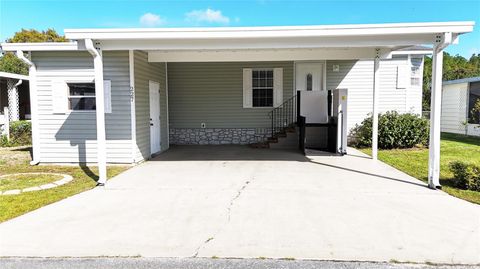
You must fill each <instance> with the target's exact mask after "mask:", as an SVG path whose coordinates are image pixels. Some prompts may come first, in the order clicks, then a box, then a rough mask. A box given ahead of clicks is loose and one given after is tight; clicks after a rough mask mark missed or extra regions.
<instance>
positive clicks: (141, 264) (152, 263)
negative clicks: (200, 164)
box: [0, 258, 480, 269]
mask: <svg viewBox="0 0 480 269" xmlns="http://www.w3.org/2000/svg"><path fill="white" fill-rule="evenodd" d="M0 268H2V269H23V268H25V269H27V268H28V269H37V268H38V269H77V268H82V269H83V268H85V269H87V268H88V269H96V268H102V269H110V268H112V269H113V268H114V269H126V268H136V269H149V268H156V269H203V268H208V269H220V268H229V269H247V268H248V269H313V268H332V269H353V268H355V269H363V268H365V269H367V268H368V269H380V268H382V269H383V268H387V269H419V268H432V269H454V268H455V269H460V268H462V269H463V268H465V269H467V268H468V269H473V268H480V265H477V266H475V265H469V266H468V265H427V264H405V263H403V264H400V263H375V262H339V261H312V260H278V259H214V258H211V259H207V258H181V259H180V258H0Z"/></svg>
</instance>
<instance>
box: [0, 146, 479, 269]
mask: <svg viewBox="0 0 480 269" xmlns="http://www.w3.org/2000/svg"><path fill="white" fill-rule="evenodd" d="M351 152H352V153H353V155H350V156H344V157H337V156H325V155H321V154H320V155H319V156H313V155H315V154H313V155H311V156H309V158H305V157H303V156H302V155H299V154H298V153H296V152H286V151H276V150H266V149H250V148H247V147H234V146H230V147H223V146H219V147H200V146H199V147H175V148H172V149H171V150H170V151H168V152H166V153H164V154H162V155H160V156H159V157H158V158H156V159H154V160H152V161H150V162H147V163H144V164H142V165H139V166H137V167H134V168H132V169H130V170H128V171H127V172H125V173H123V174H121V175H119V176H117V177H116V178H114V179H112V180H111V181H110V182H109V183H108V185H107V187H106V188H104V189H103V188H97V189H95V190H92V191H88V192H84V193H82V194H79V195H76V196H74V197H71V198H68V199H66V200H63V201H61V202H58V203H55V204H52V205H50V206H46V207H44V208H41V209H39V210H36V211H33V212H31V213H28V214H26V215H24V216H21V217H18V218H16V219H13V220H11V221H8V222H6V223H3V224H0V256H47V257H50V256H56V257H65V256H74V257H82V256H143V257H213V256H216V257H239V258H258V257H269V258H295V259H319V260H359V261H391V260H396V261H403V262H420V263H424V262H434V263H468V264H476V263H480V206H477V205H474V204H471V203H468V202H465V201H462V200H459V199H456V198H454V197H451V196H449V195H447V194H445V193H443V192H441V191H434V190H430V189H428V188H426V186H425V184H424V183H422V182H420V181H417V180H415V179H413V178H411V177H409V176H407V175H405V174H403V173H401V172H399V171H397V170H395V169H393V168H391V167H389V166H387V165H385V164H383V163H381V162H375V161H372V160H370V159H368V158H365V157H363V156H361V154H359V153H358V152H355V151H353V150H352V151H351Z"/></svg>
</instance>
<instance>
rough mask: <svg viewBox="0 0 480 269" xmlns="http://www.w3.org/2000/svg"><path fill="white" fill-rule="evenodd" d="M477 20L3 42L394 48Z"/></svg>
mask: <svg viewBox="0 0 480 269" xmlns="http://www.w3.org/2000/svg"><path fill="white" fill-rule="evenodd" d="M474 24H475V23H474V22H470V21H465V22H432V23H389V24H349V25H320V26H274V27H216V28H215V27H213V28H131V29H66V30H65V36H66V37H67V38H68V39H70V40H74V41H77V42H62V43H16V44H15V43H13V44H12V43H2V45H1V46H2V49H3V50H5V51H16V50H23V51H69V50H84V49H85V46H84V42H83V40H86V39H92V40H95V41H96V42H97V43H98V44H97V45H98V46H99V47H100V48H101V49H102V50H130V49H132V50H148V51H156V50H158V51H171V50H175V51H178V50H190V51H196V50H213V51H215V50H263V49H278V50H280V49H318V48H330V49H332V48H337V49H338V48H388V49H390V50H397V49H400V48H404V47H407V46H412V45H421V44H434V43H435V41H436V39H438V38H439V34H442V33H451V35H452V38H453V39H454V40H456V39H457V37H458V35H460V34H463V33H467V32H471V31H473V26H474Z"/></svg>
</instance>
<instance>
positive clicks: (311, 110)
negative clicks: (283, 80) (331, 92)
mask: <svg viewBox="0 0 480 269" xmlns="http://www.w3.org/2000/svg"><path fill="white" fill-rule="evenodd" d="M323 65H324V63H323V62H319V63H312V62H306V63H296V64H295V89H296V90H297V91H302V92H301V94H300V101H301V107H300V114H301V115H302V116H305V117H306V121H307V123H326V122H327V121H328V114H327V111H328V104H327V91H326V90H325V89H324V88H323V80H324V77H323V68H324V66H323Z"/></svg>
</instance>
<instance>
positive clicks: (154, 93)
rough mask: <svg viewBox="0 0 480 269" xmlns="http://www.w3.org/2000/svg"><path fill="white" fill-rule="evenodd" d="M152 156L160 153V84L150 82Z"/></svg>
mask: <svg viewBox="0 0 480 269" xmlns="http://www.w3.org/2000/svg"><path fill="white" fill-rule="evenodd" d="M149 96H150V154H154V153H157V152H159V151H160V84H159V83H158V82H155V81H149Z"/></svg>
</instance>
